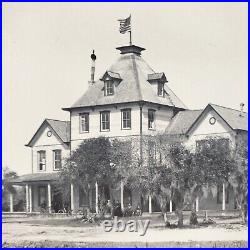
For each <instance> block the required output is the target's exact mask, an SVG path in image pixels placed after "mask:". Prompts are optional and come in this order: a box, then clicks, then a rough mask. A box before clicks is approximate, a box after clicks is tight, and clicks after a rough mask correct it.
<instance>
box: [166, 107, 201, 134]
mask: <svg viewBox="0 0 250 250" xmlns="http://www.w3.org/2000/svg"><path fill="white" fill-rule="evenodd" d="M202 111H203V110H185V111H180V112H178V113H177V115H176V116H175V117H174V118H173V119H172V121H171V122H170V124H169V125H168V126H167V128H166V133H167V134H177V135H183V134H186V133H187V131H188V129H189V128H190V127H191V126H192V124H193V123H194V121H195V120H196V119H197V117H198V116H199V115H200V114H201V113H202Z"/></svg>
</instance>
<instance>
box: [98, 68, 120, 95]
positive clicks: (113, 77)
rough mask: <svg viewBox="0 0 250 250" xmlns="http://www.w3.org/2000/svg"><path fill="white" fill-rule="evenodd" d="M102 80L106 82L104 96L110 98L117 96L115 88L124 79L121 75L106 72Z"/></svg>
mask: <svg viewBox="0 0 250 250" xmlns="http://www.w3.org/2000/svg"><path fill="white" fill-rule="evenodd" d="M100 80H101V81H103V82H104V96H109V95H114V94H115V87H116V86H117V85H118V84H119V83H120V82H121V80H122V79H121V77H120V74H119V73H115V72H112V71H106V72H105V74H104V75H103V77H102V78H101V79H100Z"/></svg>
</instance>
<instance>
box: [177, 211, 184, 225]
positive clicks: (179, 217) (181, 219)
mask: <svg viewBox="0 0 250 250" xmlns="http://www.w3.org/2000/svg"><path fill="white" fill-rule="evenodd" d="M176 215H177V217H178V227H183V211H182V209H180V208H178V209H176Z"/></svg>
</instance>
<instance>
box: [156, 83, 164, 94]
mask: <svg viewBox="0 0 250 250" xmlns="http://www.w3.org/2000/svg"><path fill="white" fill-rule="evenodd" d="M160 86H161V89H160ZM160 90H161V93H160ZM164 93H165V91H164V83H162V82H158V84H157V94H158V96H160V97H164Z"/></svg>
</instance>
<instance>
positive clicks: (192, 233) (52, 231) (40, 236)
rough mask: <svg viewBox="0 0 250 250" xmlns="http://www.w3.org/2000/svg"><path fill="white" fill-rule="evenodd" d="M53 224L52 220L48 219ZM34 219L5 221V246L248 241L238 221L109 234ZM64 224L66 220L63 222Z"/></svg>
mask: <svg viewBox="0 0 250 250" xmlns="http://www.w3.org/2000/svg"><path fill="white" fill-rule="evenodd" d="M45 220H47V221H49V220H48V219H45ZM52 220H53V219H51V220H50V222H51V223H46V222H43V221H41V219H40V220H37V219H34V218H33V219H32V218H18V219H4V220H3V224H2V242H7V243H11V242H12V243H14V242H18V241H46V240H47V241H58V242H59V241H68V242H93V241H96V242H97V241H98V242H168V241H169V242H170V241H171V242H188V241H197V242H199V241H247V240H248V231H247V226H246V225H241V224H240V223H238V222H237V221H236V220H235V219H231V220H229V221H227V223H226V224H225V221H219V222H218V223H217V224H215V225H210V226H208V227H198V228H183V229H166V228H164V227H163V224H161V223H160V222H158V221H157V223H154V224H152V225H150V227H149V228H148V230H147V232H146V234H145V235H144V236H140V234H141V231H140V230H139V231H138V232H128V231H125V232H115V231H114V230H112V231H111V232H105V231H104V228H103V226H102V225H100V226H97V225H86V224H82V225H81V224H78V225H74V226H72V225H71V224H70V220H69V219H68V221H67V219H63V221H61V222H63V223H61V224H63V225H60V224H59V225H58V224H57V225H53V221H52ZM61 220H62V219H61Z"/></svg>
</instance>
